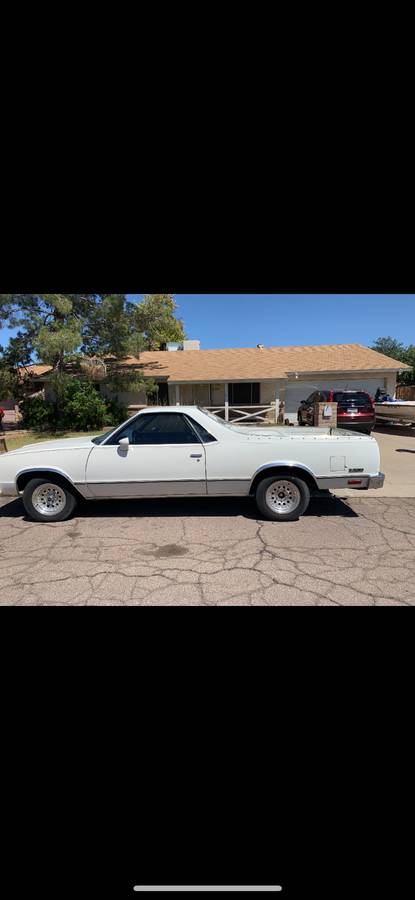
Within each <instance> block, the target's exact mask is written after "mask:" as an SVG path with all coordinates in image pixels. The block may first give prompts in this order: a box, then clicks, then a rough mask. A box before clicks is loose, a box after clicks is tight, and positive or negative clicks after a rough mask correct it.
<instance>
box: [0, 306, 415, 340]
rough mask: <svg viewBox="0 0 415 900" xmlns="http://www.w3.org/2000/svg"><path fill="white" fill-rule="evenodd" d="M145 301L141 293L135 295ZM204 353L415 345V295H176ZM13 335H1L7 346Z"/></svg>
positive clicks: (190, 332) (190, 334)
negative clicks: (385, 340) (391, 341)
mask: <svg viewBox="0 0 415 900" xmlns="http://www.w3.org/2000/svg"><path fill="white" fill-rule="evenodd" d="M129 296H130V298H131V299H137V300H139V299H141V297H142V296H143V295H142V294H130V295H129ZM175 299H176V302H177V304H178V307H179V309H178V315H179V316H180V318H182V319H184V322H185V326H186V331H187V335H188V337H189V338H191V339H199V340H200V341H201V347H202V349H205V350H207V349H210V348H217V347H254V346H255V345H256V344H265V346H278V345H284V344H285V345H296V344H297V345H301V344H346V343H359V344H366V345H369V346H370V344H371V343H372V342H373V341H374V340H375V339H376V338H377V337H383V336H385V335H391V336H392V337H394V338H397V340H399V341H402V343H404V344H411V343H412V344H414V343H415V294H176V295H175ZM9 334H10V332H8V331H7V330H4V329H3V331H1V330H0V344H3V345H5V344H6V343H7V340H8V336H9Z"/></svg>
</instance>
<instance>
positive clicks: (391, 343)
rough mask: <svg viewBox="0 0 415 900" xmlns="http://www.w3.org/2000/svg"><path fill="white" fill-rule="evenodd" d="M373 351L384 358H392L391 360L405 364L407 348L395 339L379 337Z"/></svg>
mask: <svg viewBox="0 0 415 900" xmlns="http://www.w3.org/2000/svg"><path fill="white" fill-rule="evenodd" d="M372 350H376V351H377V353H383V354H384V356H390V357H391V359H398V360H400V361H401V362H405V354H406V347H404V345H403V344H401V342H400V341H397V340H396V339H395V338H393V337H390V336H388V337H379V338H377V339H376V341H374V343H373V344H372Z"/></svg>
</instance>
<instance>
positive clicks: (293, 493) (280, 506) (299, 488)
mask: <svg viewBox="0 0 415 900" xmlns="http://www.w3.org/2000/svg"><path fill="white" fill-rule="evenodd" d="M256 503H257V506H258V509H259V510H260V512H261V513H262V514H263V516H265V518H266V519H271V520H273V521H275V522H293V521H295V520H296V519H298V518H299V517H300V516H302V514H303V513H304V512H305V511H306V509H307V507H308V504H309V503H310V490H309V487H308V485H307V484H306V483H305V481H302V479H301V478H294V477H292V476H291V475H284V476H281V477H280V478H278V477H275V476H274V477H272V478H264V479H263V481H260V482H259V485H258V487H257V490H256Z"/></svg>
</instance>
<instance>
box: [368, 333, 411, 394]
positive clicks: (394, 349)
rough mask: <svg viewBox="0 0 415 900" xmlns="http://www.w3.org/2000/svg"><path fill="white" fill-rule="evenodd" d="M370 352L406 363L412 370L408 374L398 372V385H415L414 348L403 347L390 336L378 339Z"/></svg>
mask: <svg viewBox="0 0 415 900" xmlns="http://www.w3.org/2000/svg"><path fill="white" fill-rule="evenodd" d="M372 350H377V352H378V353H383V354H384V355H385V356H390V357H391V359H396V360H398V362H403V363H406V364H407V365H408V366H412V370H411V371H408V372H400V373H399V374H398V377H397V381H398V384H415V346H414V345H413V344H409V346H408V347H405V345H404V344H402V343H401V342H400V341H397V340H396V339H395V338H392V337H390V336H388V337H382V338H378V339H377V340H376V341H375V342H374V344H373V345H372Z"/></svg>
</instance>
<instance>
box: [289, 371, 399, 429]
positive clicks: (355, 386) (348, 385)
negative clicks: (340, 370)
mask: <svg viewBox="0 0 415 900" xmlns="http://www.w3.org/2000/svg"><path fill="white" fill-rule="evenodd" d="M378 387H380V388H385V387H386V383H385V378H384V377H382V378H364V377H363V378H361V379H356V380H355V379H353V381H352V380H349V381H346V380H344V379H343V380H342V379H339V378H333V379H332V380H330V381H316V382H314V383H309V382H306V381H299V382H298V383H296V384H289V385H287V387H286V390H285V412H286V415H287V416H288V418H289V419H291V421H296V420H297V410H298V407H299V405H300V403H301V401H302V400H307V397H309V396H310V394H312V393H313V391H331V390H333V391H336V390H337V391H367V392H368V394H371V395H372V397H374V395H375V394H376V391H377V389H378Z"/></svg>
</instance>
